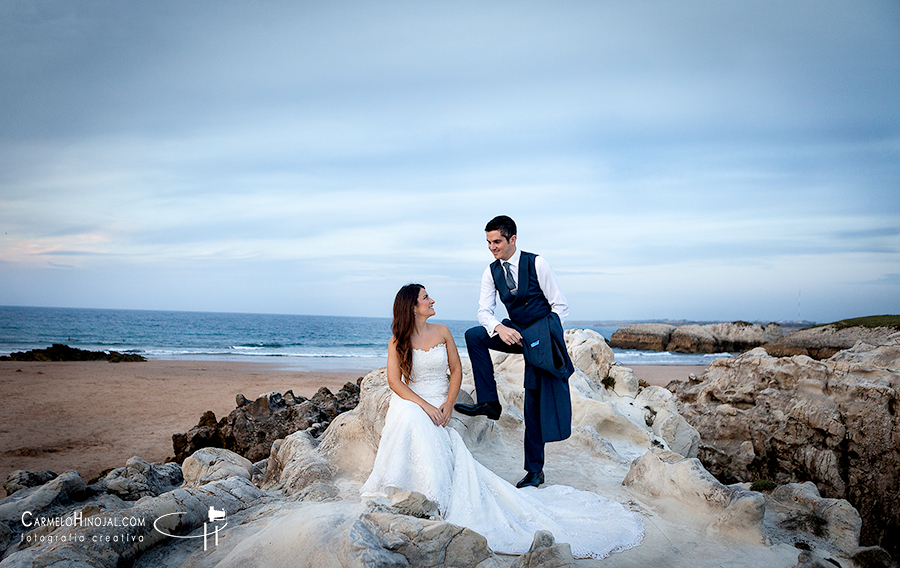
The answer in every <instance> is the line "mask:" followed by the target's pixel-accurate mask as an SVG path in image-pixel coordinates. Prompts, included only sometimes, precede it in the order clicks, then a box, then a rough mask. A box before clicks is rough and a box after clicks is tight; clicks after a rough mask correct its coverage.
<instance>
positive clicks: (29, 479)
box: [3, 469, 56, 496]
mask: <svg viewBox="0 0 900 568" xmlns="http://www.w3.org/2000/svg"><path fill="white" fill-rule="evenodd" d="M54 477H56V474H55V473H53V472H52V471H25V470H23V469H20V470H17V471H14V472H12V473H10V474H9V475H8V476H6V483H4V484H3V488H4V489H6V495H7V496H9V495H12V494H13V493H15V492H16V491H18V490H20V489H25V488H27V487H37V486H38V485H43V484H45V483H47V482H48V481H50V480H51V479H53V478H54Z"/></svg>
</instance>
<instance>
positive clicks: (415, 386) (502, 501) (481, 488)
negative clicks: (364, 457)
mask: <svg viewBox="0 0 900 568" xmlns="http://www.w3.org/2000/svg"><path fill="white" fill-rule="evenodd" d="M434 313H435V312H434V300H433V299H432V298H431V297H430V296H429V295H428V293H427V292H426V291H425V288H424V287H423V286H422V285H420V284H408V285H406V286H404V287H403V288H401V289H400V291H399V292H397V296H396V298H395V299H394V320H393V322H392V323H391V332H392V333H393V336H392V337H391V340H390V343H389V344H388V361H387V378H388V384H389V386H390V387H391V390H393V395H392V396H391V402H390V407H389V408H388V412H387V415H386V417H385V422H384V429H383V430H382V432H381V442H380V443H379V444H378V453H377V455H376V457H375V465H374V467H373V468H372V473H371V475H369V479H368V480H367V481H366V483H365V484H364V485H363V487H362V488H361V489H360V492H361V493H362V494H363V495H364V496H374V495H389V494H391V493H395V492H402V491H417V492H419V493H422V494H423V495H425V496H426V497H427V498H428V499H430V500H432V501H435V502H436V503H437V504H438V509H439V511H440V513H441V516H442V517H443V519H444V520H445V521H447V522H449V523H452V524H455V525H459V526H464V527H467V528H470V529H472V530H474V531H475V532H477V533H479V534H481V535H483V536H484V537H485V538H486V539H487V541H488V545H489V546H490V547H491V549H492V550H493V551H494V552H500V553H504V554H523V553H525V552H527V551H528V549H529V547H530V546H531V543H532V540H533V539H534V533H535V531H537V530H547V531H550V532H551V533H553V536H554V537H555V538H556V540H557V541H558V542H567V543H569V544H570V545H571V547H572V554H573V555H574V556H575V557H577V558H589V557H590V558H605V557H606V556H608V555H609V554H610V553H612V552H618V551H622V550H626V549H628V548H632V547H634V546H637V545H638V544H639V543H640V542H641V539H642V538H643V534H644V524H643V521H642V520H641V519H640V517H639V516H638V515H636V514H635V513H632V512H630V511H627V510H626V509H625V508H624V507H623V506H622V505H621V504H620V503H617V502H615V501H610V500H609V499H606V498H603V497H600V496H599V495H596V494H594V493H589V492H587V491H578V490H576V489H574V488H572V487H567V486H562V485H553V486H549V487H545V488H543V489H538V488H535V487H527V488H524V489H516V488H515V487H513V485H512V484H510V483H508V482H507V481H505V480H503V479H501V478H500V477H498V476H497V475H495V474H494V473H493V472H492V471H490V470H489V469H487V468H486V467H484V466H483V465H481V464H480V463H479V462H478V461H476V460H475V458H474V457H472V454H471V453H470V452H469V450H468V448H467V447H466V445H465V443H464V442H463V440H462V437H461V436H460V435H459V433H458V432H457V431H456V430H454V429H453V428H448V427H447V425H448V423H449V422H450V417H451V414H452V412H453V404H454V402H456V395H457V394H458V393H459V387H460V383H461V381H462V366H461V364H460V360H459V353H458V352H457V350H456V344H455V343H454V341H453V336H452V335H451V334H450V330H449V329H447V327H446V326H443V325H437V324H431V323H428V322H427V321H426V320H428V318H430V317H431V316H433V315H434ZM448 370H449V380H448Z"/></svg>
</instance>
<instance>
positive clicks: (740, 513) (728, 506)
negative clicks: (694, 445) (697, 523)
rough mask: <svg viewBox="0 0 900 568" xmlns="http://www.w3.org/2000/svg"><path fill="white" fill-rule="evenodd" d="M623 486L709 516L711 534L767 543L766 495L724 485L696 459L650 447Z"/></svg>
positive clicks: (635, 463)
mask: <svg viewBox="0 0 900 568" xmlns="http://www.w3.org/2000/svg"><path fill="white" fill-rule="evenodd" d="M623 485H625V486H627V487H631V488H632V489H634V490H636V491H638V492H640V493H643V494H644V495H648V496H651V497H654V498H667V499H674V500H676V501H678V503H679V504H680V505H681V506H683V507H689V508H692V509H694V510H696V511H699V512H701V513H706V514H709V515H711V516H712V521H711V522H710V524H709V525H708V527H707V533H708V534H710V535H721V536H726V537H728V538H730V539H733V540H739V541H744V542H748V543H752V544H764V543H765V542H766V536H765V531H764V530H763V523H762V521H763V517H764V515H765V497H764V496H763V495H762V494H760V493H757V492H755V491H747V490H746V489H743V488H741V487H739V486H736V485H732V486H725V485H723V484H721V483H720V482H719V481H718V480H717V479H716V478H714V477H713V476H712V475H710V474H709V472H707V471H706V470H705V469H704V468H703V465H702V464H701V463H700V460H698V459H696V458H687V459H686V458H684V457H682V456H680V455H678V454H675V453H672V452H667V451H664V450H651V451H649V452H647V453H646V454H644V455H643V456H641V457H640V458H638V459H636V460H635V461H634V462H633V463H632V465H631V469H630V470H629V471H628V475H627V476H626V477H625V481H624V482H623Z"/></svg>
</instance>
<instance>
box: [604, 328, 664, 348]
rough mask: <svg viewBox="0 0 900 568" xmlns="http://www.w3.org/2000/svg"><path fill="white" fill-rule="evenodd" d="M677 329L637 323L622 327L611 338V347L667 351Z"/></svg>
mask: <svg viewBox="0 0 900 568" xmlns="http://www.w3.org/2000/svg"><path fill="white" fill-rule="evenodd" d="M676 329H677V328H676V327H675V326H674V325H668V324H664V323H636V324H632V325H627V326H625V327H620V328H619V329H617V330H616V331H614V332H613V334H612V336H611V337H610V338H609V345H610V346H611V347H615V348H616V349H638V350H640V351H666V350H667V349H668V345H669V342H670V341H671V340H672V332H673V331H675V330H676Z"/></svg>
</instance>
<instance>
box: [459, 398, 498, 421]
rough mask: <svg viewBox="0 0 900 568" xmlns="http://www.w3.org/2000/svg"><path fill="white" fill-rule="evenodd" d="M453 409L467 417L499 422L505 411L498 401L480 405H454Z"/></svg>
mask: <svg viewBox="0 0 900 568" xmlns="http://www.w3.org/2000/svg"><path fill="white" fill-rule="evenodd" d="M453 408H454V409H455V410H456V411H457V412H459V413H461V414H465V415H466V416H487V417H488V418H490V419H491V420H498V419H499V418H500V413H501V412H502V411H503V407H502V406H500V403H499V402H497V401H496V400H492V401H490V402H479V403H478V404H454V405H453Z"/></svg>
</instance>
